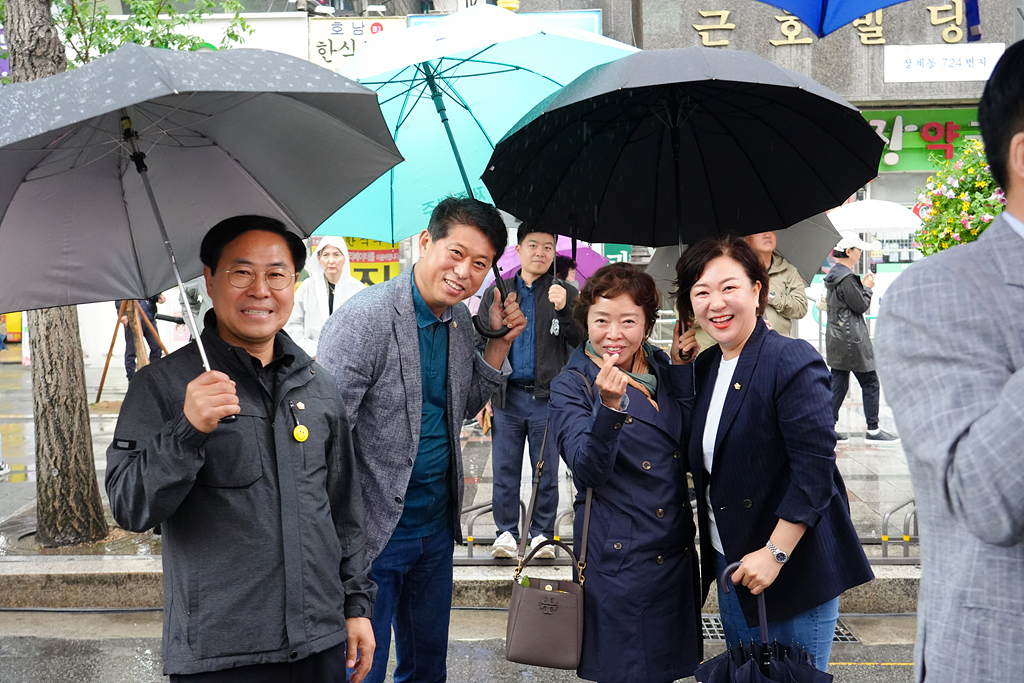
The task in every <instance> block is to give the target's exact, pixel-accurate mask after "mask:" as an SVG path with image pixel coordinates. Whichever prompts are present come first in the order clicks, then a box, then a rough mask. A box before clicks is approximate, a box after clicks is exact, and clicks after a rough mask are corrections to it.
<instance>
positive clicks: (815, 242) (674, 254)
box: [647, 213, 842, 296]
mask: <svg viewBox="0 0 1024 683" xmlns="http://www.w3.org/2000/svg"><path fill="white" fill-rule="evenodd" d="M775 237H776V239H777V244H776V247H775V250H776V251H777V252H779V253H780V254H782V255H783V256H785V257H786V260H787V261H789V262H790V263H792V264H793V265H794V266H796V269H797V270H798V271H800V277H801V278H803V281H804V284H805V285H808V286H809V285H810V284H811V280H812V279H813V278H814V276H815V274H816V273H819V272H821V263H822V261H824V260H825V257H826V256H828V253H829V252H830V251H831V250H832V247H834V246H835V245H836V243H837V242H838V241H839V240H840V239H841V237H842V235H840V234H839V232H838V231H836V229H835V228H834V227H833V226H832V221H830V220H829V219H828V216H827V215H825V214H824V213H819V214H817V215H816V216H811V217H810V218H808V219H807V220H803V221H800V222H799V223H797V224H796V225H794V226H791V227H789V228H786V229H785V230H777V231H776V232H775ZM684 249H685V247H684ZM679 254H680V248H679V247H677V246H669V247H658V249H657V251H655V252H654V256H653V257H652V258H651V263H650V265H648V266H647V272H648V273H649V274H650V275H651V277H653V278H654V281H655V282H656V283H657V285H658V289H659V290H660V291H661V293H662V294H663V295H665V296H669V295H670V293H671V292H673V291H674V290H675V284H674V283H675V279H676V261H678V260H679Z"/></svg>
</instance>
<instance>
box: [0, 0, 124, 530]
mask: <svg viewBox="0 0 1024 683" xmlns="http://www.w3.org/2000/svg"><path fill="white" fill-rule="evenodd" d="M4 28H5V31H6V34H7V46H8V51H9V59H10V64H11V81H12V82H14V83H22V82H25V81H32V80H35V79H38V78H45V77H46V76H52V75H54V74H57V73H60V72H62V71H64V70H65V69H66V68H67V58H66V56H65V54H64V45H63V44H61V42H60V38H59V37H58V35H57V29H56V27H55V26H54V24H53V15H52V14H51V13H50V5H49V2H48V1H47V0H7V16H6V26H5V27H4ZM26 322H27V326H28V331H29V343H30V344H31V345H32V402H33V406H32V413H33V416H34V418H35V436H36V516H37V529H36V538H37V540H38V541H39V542H40V543H42V544H43V545H44V546H50V547H52V546H59V545H73V544H76V543H87V542H92V541H96V540H99V539H101V538H104V537H105V536H106V535H107V523H106V520H105V518H104V516H103V504H102V501H101V499H100V492H99V485H98V484H97V481H96V466H95V460H94V457H93V450H92V429H91V428H90V425H89V406H88V399H87V398H86V394H85V363H84V362H83V360H82V339H81V335H80V333H79V330H78V311H77V309H76V308H74V307H64V308H53V309H48V310H44V311H30V312H29V314H28V316H27V320H26Z"/></svg>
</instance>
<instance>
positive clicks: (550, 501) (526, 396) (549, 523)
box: [491, 385, 558, 538]
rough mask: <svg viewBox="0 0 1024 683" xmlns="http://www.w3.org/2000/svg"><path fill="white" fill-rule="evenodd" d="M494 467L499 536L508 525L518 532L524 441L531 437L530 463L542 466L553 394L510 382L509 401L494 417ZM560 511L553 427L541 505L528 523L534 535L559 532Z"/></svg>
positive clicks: (539, 493)
mask: <svg viewBox="0 0 1024 683" xmlns="http://www.w3.org/2000/svg"><path fill="white" fill-rule="evenodd" d="M491 424H492V426H493V428H494V431H493V432H491V469H492V470H493V471H494V486H493V489H492V493H491V502H492V504H493V514H494V524H495V526H497V527H498V533H497V534H496V535H498V536H500V535H501V534H502V533H503V532H505V531H509V532H511V533H512V535H513V536H515V537H516V538H519V485H520V481H521V480H522V478H523V446H525V445H526V441H527V439H529V441H530V463H531V464H532V465H533V469H534V470H536V469H537V461H538V460H540V454H541V444H542V443H543V441H544V428H545V427H546V426H547V424H548V399H547V397H545V398H534V396H533V394H532V393H530V392H529V391H524V390H523V389H518V388H516V387H514V386H511V385H509V387H508V389H507V390H506V392H505V407H504V408H495V409H494V419H493V420H492V421H491ZM557 512H558V449H557V448H556V447H555V435H554V432H549V433H548V440H547V445H546V446H545V447H544V474H543V475H542V476H541V479H540V489H539V490H538V491H537V509H536V510H534V512H533V523H532V524H531V525H530V526H531V528H530V529H528V531H529V533H530V535H531V536H537V535H539V534H544V536H546V537H547V538H553V537H554V530H555V514H556V513H557Z"/></svg>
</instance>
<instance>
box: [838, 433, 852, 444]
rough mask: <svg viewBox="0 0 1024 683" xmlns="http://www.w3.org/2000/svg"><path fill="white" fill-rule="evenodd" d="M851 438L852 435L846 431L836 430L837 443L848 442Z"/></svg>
mask: <svg viewBox="0 0 1024 683" xmlns="http://www.w3.org/2000/svg"><path fill="white" fill-rule="evenodd" d="M849 440H850V435H849V434H848V433H846V432H840V431H838V430H837V431H836V443H846V442H847V441H849Z"/></svg>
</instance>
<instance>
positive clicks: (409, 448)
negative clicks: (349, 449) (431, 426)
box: [317, 268, 508, 560]
mask: <svg viewBox="0 0 1024 683" xmlns="http://www.w3.org/2000/svg"><path fill="white" fill-rule="evenodd" d="M475 345H476V331H475V330H474V329H473V323H472V320H471V318H470V315H469V309H467V308H466V306H465V305H464V304H461V303H460V304H457V305H456V306H454V308H453V310H452V321H451V323H449V328H448V406H449V410H448V412H447V415H446V417H447V420H448V437H449V439H450V441H451V453H452V459H453V464H454V466H453V467H449V468H448V484H449V490H450V491H451V494H452V495H451V498H450V500H451V508H450V513H451V518H452V528H453V529H454V532H455V540H456V541H458V542H461V541H462V525H461V523H460V516H461V509H462V495H463V474H462V448H461V446H460V442H459V435H460V432H461V430H462V421H463V419H468V418H472V417H473V416H474V415H476V414H477V413H478V412H480V409H481V408H483V407H484V404H485V403H487V400H488V399H489V398H490V396H491V394H493V393H494V390H495V388H496V387H497V386H498V383H499V382H500V381H501V380H502V377H504V376H506V375H507V374H508V362H507V361H506V362H505V368H504V370H503V371H498V370H495V369H494V368H492V367H491V366H490V365H488V364H487V362H486V361H485V360H484V359H483V356H481V355H480V354H479V353H477V352H476V348H475ZM317 360H318V361H319V362H320V363H321V364H323V366H324V367H325V368H327V369H328V370H329V371H330V372H331V374H332V375H334V377H335V379H337V381H338V390H339V392H340V393H341V399H342V402H343V403H344V406H345V410H346V411H347V413H348V415H349V418H350V420H351V422H352V439H353V441H354V443H355V451H356V466H357V467H358V469H359V479H360V482H361V483H362V486H363V502H364V503H365V505H366V522H367V525H366V534H367V553H368V554H369V557H370V559H371V560H373V559H374V558H376V557H377V556H378V555H379V554H380V552H381V550H383V549H384V546H385V545H386V544H387V542H388V540H389V539H390V538H391V534H392V533H393V532H394V530H395V527H396V526H397V525H398V520H399V518H400V517H401V516H402V509H403V505H404V503H405V493H406V489H407V488H408V486H409V477H410V475H411V474H412V466H413V462H414V461H415V460H416V453H417V451H418V449H419V442H420V425H421V420H422V410H423V392H422V387H421V385H420V346H419V328H418V327H417V325H416V311H415V308H414V307H413V299H412V269H411V268H409V269H407V270H404V271H402V272H401V273H399V274H398V276H396V277H395V278H394V279H392V280H388V281H387V282H383V283H381V284H379V285H373V286H372V287H368V288H366V289H364V290H363V291H361V292H358V293H356V294H355V295H354V296H353V297H352V298H351V299H349V300H348V301H346V302H345V303H344V304H343V305H342V306H341V308H339V309H337V310H335V311H334V314H333V315H332V316H331V317H330V318H328V319H327V322H326V323H324V326H323V329H321V330H320V342H319V345H318V346H317Z"/></svg>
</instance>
